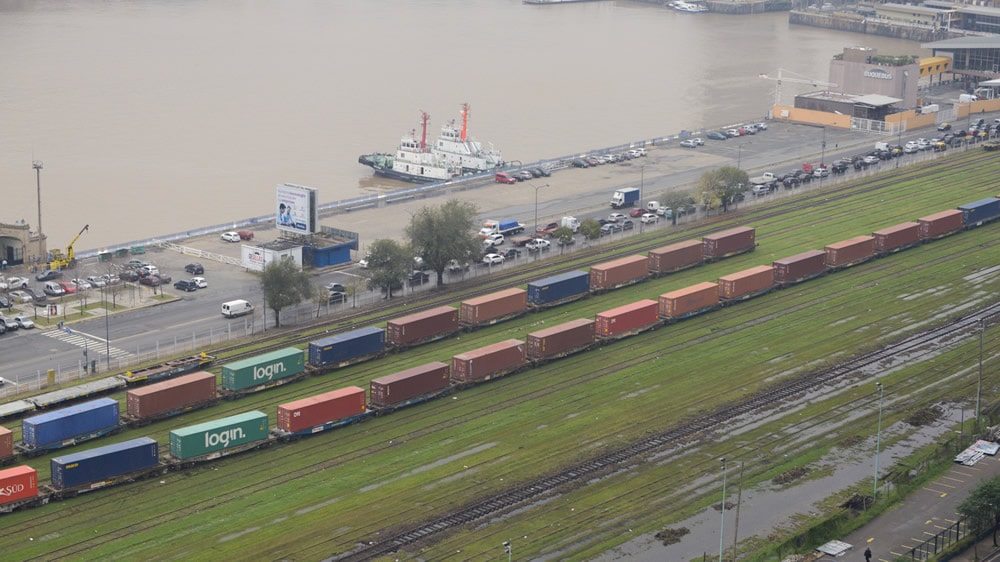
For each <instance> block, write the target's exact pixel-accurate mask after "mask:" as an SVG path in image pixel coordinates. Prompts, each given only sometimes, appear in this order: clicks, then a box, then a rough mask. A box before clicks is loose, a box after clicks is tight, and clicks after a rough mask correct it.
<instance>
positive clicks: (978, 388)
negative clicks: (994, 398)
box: [975, 318, 986, 439]
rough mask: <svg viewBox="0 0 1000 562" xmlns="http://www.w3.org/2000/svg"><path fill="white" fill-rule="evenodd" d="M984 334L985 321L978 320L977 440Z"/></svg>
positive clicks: (977, 436) (981, 390)
mask: <svg viewBox="0 0 1000 562" xmlns="http://www.w3.org/2000/svg"><path fill="white" fill-rule="evenodd" d="M985 332H986V319H985V318H980V319H979V378H978V380H977V381H976V428H975V429H976V431H975V436H976V438H977V439H978V438H979V400H980V399H981V398H982V396H983V334H984V333H985Z"/></svg>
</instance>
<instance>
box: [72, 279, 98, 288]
mask: <svg viewBox="0 0 1000 562" xmlns="http://www.w3.org/2000/svg"><path fill="white" fill-rule="evenodd" d="M70 282H71V283H73V284H74V285H76V288H77V289H79V290H81V291H86V290H87V289H90V288H92V287H93V285H91V284H90V281H87V280H86V279H70Z"/></svg>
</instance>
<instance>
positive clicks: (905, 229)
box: [872, 222, 920, 254]
mask: <svg viewBox="0 0 1000 562" xmlns="http://www.w3.org/2000/svg"><path fill="white" fill-rule="evenodd" d="M872 236H873V237H874V238H875V251H876V252H877V253H879V254H891V253H892V252H898V251H900V250H905V249H906V248H910V247H913V246H916V245H917V244H919V243H920V224H919V223H915V222H904V223H901V224H897V225H895V226H890V227H889V228H883V229H882V230H876V231H875V232H873V233H872Z"/></svg>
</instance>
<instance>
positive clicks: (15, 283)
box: [7, 277, 28, 289]
mask: <svg viewBox="0 0 1000 562" xmlns="http://www.w3.org/2000/svg"><path fill="white" fill-rule="evenodd" d="M7 288H8V289H27V288H28V280H27V279H26V278H24V277H8V278H7Z"/></svg>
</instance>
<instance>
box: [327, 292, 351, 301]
mask: <svg viewBox="0 0 1000 562" xmlns="http://www.w3.org/2000/svg"><path fill="white" fill-rule="evenodd" d="M326 302H327V304H340V303H342V302H347V293H342V292H333V293H330V294H329V295H328V296H327V297H326Z"/></svg>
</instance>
